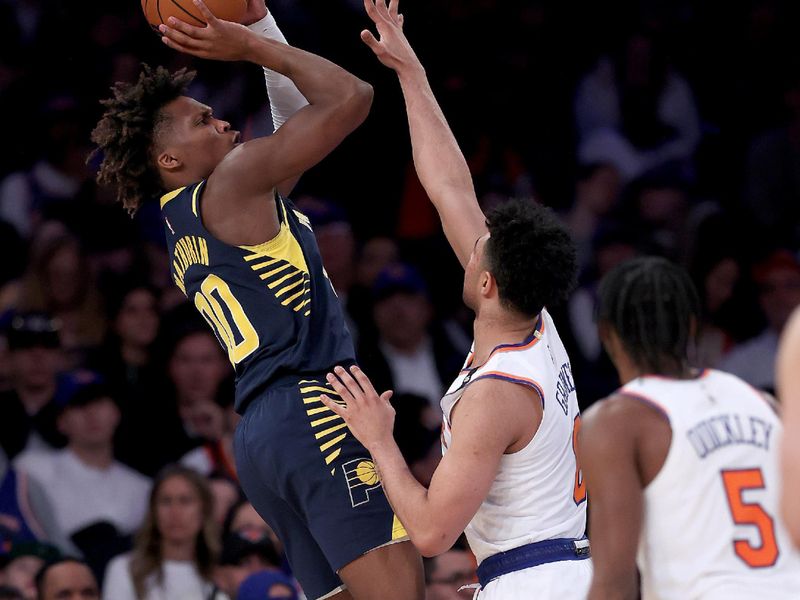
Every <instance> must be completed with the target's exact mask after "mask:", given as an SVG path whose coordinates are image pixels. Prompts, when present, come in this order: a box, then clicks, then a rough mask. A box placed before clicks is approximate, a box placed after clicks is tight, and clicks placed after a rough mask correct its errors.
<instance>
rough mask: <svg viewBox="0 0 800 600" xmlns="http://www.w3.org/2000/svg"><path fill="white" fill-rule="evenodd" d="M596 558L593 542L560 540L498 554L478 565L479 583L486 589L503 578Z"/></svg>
mask: <svg viewBox="0 0 800 600" xmlns="http://www.w3.org/2000/svg"><path fill="white" fill-rule="evenodd" d="M591 555H592V552H591V549H590V547H589V540H588V539H587V538H586V537H582V538H576V539H572V538H560V539H555V540H544V541H541V542H534V543H533V544H525V545H524V546H519V547H517V548H512V549H511V550H506V551H505V552H498V553H497V554H493V555H492V556H490V557H488V558H486V559H484V560H483V562H481V564H480V565H478V581H479V582H480V584H481V587H482V588H485V587H486V586H487V585H489V582H491V581H494V580H495V579H497V578H498V577H500V576H501V575H507V574H508V573H514V572H515V571H522V570H523V569H529V568H530V567H538V566H539V565H543V564H546V563H551V562H560V561H564V560H585V559H587V558H590V557H591Z"/></svg>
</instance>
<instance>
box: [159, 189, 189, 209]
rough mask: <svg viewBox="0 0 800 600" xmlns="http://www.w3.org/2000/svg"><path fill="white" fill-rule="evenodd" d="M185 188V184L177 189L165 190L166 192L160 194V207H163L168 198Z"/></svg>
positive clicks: (170, 198)
mask: <svg viewBox="0 0 800 600" xmlns="http://www.w3.org/2000/svg"><path fill="white" fill-rule="evenodd" d="M185 189H186V186H183V187H180V188H178V189H177V190H172V191H171V192H167V193H166V194H164V195H163V196H161V208H162V209H163V208H164V207H165V206H166V205H167V202H169V201H170V200H172V199H173V198H175V196H177V195H178V194H180V193H181V192H182V191H183V190H185Z"/></svg>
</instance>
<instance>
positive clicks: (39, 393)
mask: <svg viewBox="0 0 800 600" xmlns="http://www.w3.org/2000/svg"><path fill="white" fill-rule="evenodd" d="M55 392H56V384H55V382H48V383H46V384H44V385H42V386H30V387H25V386H22V387H19V388H17V395H18V396H19V399H20V401H21V402H22V406H23V407H25V412H26V413H28V415H29V416H33V415H35V414H36V413H38V412H39V411H40V410H42V409H43V408H44V407H45V405H46V404H47V403H48V402H50V400H52V398H53V396H54V395H55Z"/></svg>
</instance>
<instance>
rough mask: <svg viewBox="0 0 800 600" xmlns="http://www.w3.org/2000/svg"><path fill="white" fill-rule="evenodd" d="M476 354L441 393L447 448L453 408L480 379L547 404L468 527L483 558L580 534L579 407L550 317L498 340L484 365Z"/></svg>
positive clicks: (502, 467)
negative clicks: (513, 386)
mask: <svg viewBox="0 0 800 600" xmlns="http://www.w3.org/2000/svg"><path fill="white" fill-rule="evenodd" d="M471 361H472V355H471V354H470V356H469V357H468V358H467V362H466V364H465V367H464V370H462V371H461V373H460V374H459V376H458V377H457V378H456V380H455V381H454V382H453V384H452V385H451V386H450V389H449V390H448V391H447V394H446V395H445V396H444V398H442V412H443V414H444V418H443V421H444V422H443V426H442V453H443V454H444V453H446V452H447V448H448V447H449V446H450V441H451V439H452V435H453V432H452V431H451V427H450V414H451V411H452V410H453V407H454V406H455V404H456V403H457V402H458V401H459V400H460V399H461V395H462V394H463V393H464V390H465V389H466V388H467V386H469V385H470V384H471V383H474V382H475V381H479V380H481V379H486V378H493V379H500V380H503V381H511V382H514V383H518V384H520V385H523V386H526V387H529V388H531V389H533V390H535V392H536V393H537V394H538V395H539V397H540V398H541V400H542V406H543V407H544V414H543V417H542V422H541V424H540V425H539V429H538V431H537V432H536V435H535V436H534V437H533V439H532V440H531V442H530V443H529V444H528V445H527V446H525V448H523V449H521V450H519V451H518V452H515V453H514V454H506V455H504V456H503V457H502V458H501V460H500V468H499V470H498V473H497V476H496V477H495V480H494V482H493V483H492V487H491V488H490V489H489V494H488V495H487V497H486V499H485V500H484V501H483V504H481V506H480V508H479V509H478V512H477V513H476V514H475V516H474V517H473V519H472V521H471V522H470V524H469V525H468V526H467V528H466V530H465V533H466V535H467V540H468V541H469V545H470V547H471V548H472V551H473V552H474V553H475V557H476V558H477V560H478V563H479V564H480V563H481V562H482V561H483V560H484V559H485V558H487V557H488V556H491V555H493V554H497V553H498V552H504V551H506V550H510V549H512V548H516V547H518V546H523V545H525V544H530V543H533V542H539V541H543V540H549V539H558V538H580V537H581V536H583V535H584V532H585V530H586V489H585V486H584V484H583V478H582V476H581V474H580V471H579V468H578V465H577V460H576V458H575V437H576V436H575V432H576V430H577V428H578V427H579V426H580V411H579V409H578V401H577V396H576V394H575V386H574V384H573V380H572V370H571V367H570V362H569V358H568V357H567V353H566V350H564V345H563V344H562V343H561V339H560V338H559V337H558V332H557V331H556V328H555V325H554V324H553V320H552V318H551V317H550V315H549V314H548V313H547V311H546V310H543V311H542V313H541V316H540V317H539V320H538V322H537V326H536V329H535V330H534V333H533V334H531V336H530V337H529V338H528V339H527V340H525V341H524V342H523V343H521V344H511V345H503V346H498V347H497V348H495V349H494V351H493V352H492V354H491V356H490V357H489V360H487V361H486V362H485V363H484V364H483V365H481V366H478V367H473V366H472V364H471ZM455 434H456V435H458V430H456V432H455Z"/></svg>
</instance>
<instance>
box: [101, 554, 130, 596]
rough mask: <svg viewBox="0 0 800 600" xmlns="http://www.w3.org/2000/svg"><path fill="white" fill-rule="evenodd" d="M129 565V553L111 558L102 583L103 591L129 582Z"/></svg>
mask: <svg viewBox="0 0 800 600" xmlns="http://www.w3.org/2000/svg"><path fill="white" fill-rule="evenodd" d="M130 565H131V554H130V553H129V552H128V553H125V554H120V555H118V556H115V557H114V558H112V559H111V561H110V562H109V563H108V567H106V576H105V579H104V583H103V587H104V590H105V589H111V588H112V586H120V585H121V584H123V583H125V582H126V581H130V578H131V575H130Z"/></svg>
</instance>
